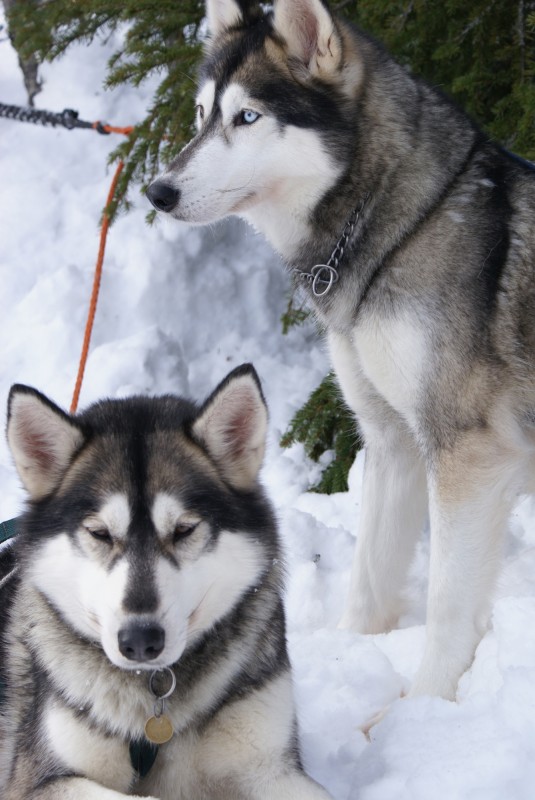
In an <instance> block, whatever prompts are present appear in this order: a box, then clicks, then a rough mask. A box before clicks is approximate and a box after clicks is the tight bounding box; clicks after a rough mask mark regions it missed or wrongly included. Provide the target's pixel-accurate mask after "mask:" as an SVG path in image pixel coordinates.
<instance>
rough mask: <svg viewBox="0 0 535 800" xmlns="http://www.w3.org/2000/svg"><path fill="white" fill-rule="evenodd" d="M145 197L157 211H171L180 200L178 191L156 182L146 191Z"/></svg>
mask: <svg viewBox="0 0 535 800" xmlns="http://www.w3.org/2000/svg"><path fill="white" fill-rule="evenodd" d="M147 197H148V198H149V200H150V201H151V203H152V205H153V206H154V208H156V209H157V210H158V211H166V212H169V211H172V210H173V208H174V207H175V206H176V205H177V203H178V201H179V199H180V191H179V190H178V189H175V188H173V186H170V185H169V184H168V183H165V181H161V180H157V181H154V182H153V183H151V185H150V186H149V188H148V189H147Z"/></svg>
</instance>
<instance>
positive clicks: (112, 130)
mask: <svg viewBox="0 0 535 800" xmlns="http://www.w3.org/2000/svg"><path fill="white" fill-rule="evenodd" d="M93 128H94V129H95V130H96V131H97V130H99V129H100V130H103V131H104V132H105V133H124V134H125V136H128V135H129V134H130V133H132V131H133V130H134V126H133V125H127V126H126V128H117V127H116V126H114V125H107V124H106V123H104V124H103V123H102V122H94V123H93Z"/></svg>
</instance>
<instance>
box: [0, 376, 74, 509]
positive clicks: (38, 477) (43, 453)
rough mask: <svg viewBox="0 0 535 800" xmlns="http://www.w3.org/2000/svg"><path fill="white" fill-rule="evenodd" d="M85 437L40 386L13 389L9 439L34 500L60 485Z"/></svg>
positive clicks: (18, 470) (8, 420) (18, 466)
mask: <svg viewBox="0 0 535 800" xmlns="http://www.w3.org/2000/svg"><path fill="white" fill-rule="evenodd" d="M84 438H85V437H84V434H83V432H82V430H81V429H80V428H79V427H78V425H76V423H75V422H74V420H73V418H72V417H70V416H69V415H68V414H66V413H65V412H64V411H62V410H61V409H60V408H59V407H58V406H56V405H55V404H54V403H52V402H51V401H50V400H49V399H48V398H47V397H45V396H44V395H43V394H41V393H40V392H38V391H37V390H36V389H32V388H30V387H29V386H22V385H20V384H16V385H15V386H13V387H12V388H11V391H10V393H9V399H8V411H7V440H8V444H9V448H10V450H11V454H12V456H13V460H14V461H15V466H16V468H17V472H18V473H19V476H20V479H21V481H22V483H23V484H24V487H25V488H26V489H27V491H28V492H29V494H30V496H31V498H32V500H40V499H42V498H43V497H46V496H47V495H48V494H50V493H51V492H52V491H53V490H54V489H55V488H56V486H57V485H58V483H59V482H60V480H61V478H62V477H63V475H64V473H65V470H66V469H67V467H68V465H69V464H70V462H71V459H72V457H73V456H74V454H75V453H76V452H77V450H79V449H80V447H81V446H82V444H83V442H84Z"/></svg>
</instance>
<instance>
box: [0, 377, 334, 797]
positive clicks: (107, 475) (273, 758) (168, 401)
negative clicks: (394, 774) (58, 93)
mask: <svg viewBox="0 0 535 800" xmlns="http://www.w3.org/2000/svg"><path fill="white" fill-rule="evenodd" d="M265 431H266V407H265V404H264V400H263V397H262V392H261V389H260V385H259V382H258V379H257V376H256V373H255V371H254V370H253V368H252V367H251V366H249V365H244V366H242V367H239V368H238V369H236V370H234V371H233V372H231V373H230V375H229V376H228V377H227V378H226V379H225V380H224V381H223V382H222V383H221V384H220V385H219V386H218V387H217V389H216V390H215V391H214V393H213V394H212V395H211V396H210V397H209V398H208V400H207V401H206V402H205V403H204V405H203V406H202V407H199V406H197V405H195V404H193V403H191V402H189V401H186V400H183V399H180V398H177V397H172V396H166V397H160V398H150V399H149V398H144V397H134V398H131V399H126V400H106V401H103V402H100V403H97V404H95V405H93V406H91V407H90V408H89V409H88V410H87V411H85V412H84V413H81V414H79V415H77V416H69V415H67V414H65V413H64V412H63V411H61V410H60V409H59V408H58V407H57V406H55V405H54V404H53V403H52V402H50V400H48V399H47V398H46V397H44V396H43V395H42V394H40V393H39V392H37V391H36V390H34V389H31V388H28V387H26V386H20V385H17V386H14V387H13V388H12V390H11V394H10V399H9V413H8V426H7V433H8V440H9V444H10V447H11V451H12V454H13V457H14V460H15V464H16V467H17V470H18V472H19V475H20V477H21V479H22V481H23V483H24V486H25V488H26V489H27V490H28V493H29V495H30V502H29V507H28V510H27V512H26V514H25V515H24V517H23V521H22V524H21V532H20V534H19V535H18V537H17V541H16V543H15V546H14V556H15V564H16V566H15V568H14V570H13V572H12V574H11V577H10V578H8V579H5V580H4V585H3V589H5V591H3V595H5V597H3V598H2V600H3V603H2V620H3V622H2V624H3V635H2V640H1V649H0V669H1V673H2V678H3V683H4V698H3V701H2V702H1V703H0V796H1V797H2V800H120V798H122V797H126V796H127V795H128V796H132V795H134V796H136V797H137V796H142V797H151V798H153V800H154V798H160V800H231V798H232V800H328V795H327V793H326V792H325V791H324V790H323V789H322V788H321V787H319V786H318V785H317V784H316V783H315V782H314V781H312V780H311V779H310V778H308V777H307V776H306V775H305V774H304V772H303V769H302V766H301V762H300V757H299V750H298V742H297V729H296V719H295V712H294V708H293V701H292V687H291V678H290V666H289V662H288V654H287V650H286V640H285V621H284V612H283V605H282V600H281V584H282V574H281V573H282V566H281V556H280V547H279V541H278V536H277V530H276V525H275V520H274V515H273V511H272V508H271V505H270V504H269V502H268V500H267V499H266V497H265V495H264V493H263V491H262V489H261V487H260V485H259V483H258V471H259V468H260V465H261V461H262V457H263V452H264V443H265ZM6 583H7V585H6ZM0 588H2V584H0ZM6 604H7V606H8V610H7V613H5V610H6ZM148 740H150V742H155V743H161V746H160V748H159V750H156V748H155V747H151V748H150V749H147V746H148V745H149V741H148ZM167 740H168V741H167ZM164 741H166V743H165V744H163V742H164ZM143 748H145V750H144V751H143ZM140 749H141V755H142V756H143V759H142V761H143V760H144V762H145V767H144V768H143V769H142V768H140V769H139V772H136V770H135V769H134V766H133V758H132V754H133V752H134V753H135V752H138V757H139V751H140ZM143 753H144V755H143ZM155 756H156V760H155V763H154V766H152V767H151V769H150V770H149V771H147V767H148V766H150V761H152V760H154V757H155ZM138 763H140V762H139V759H138V762H136V764H138ZM141 767H143V764H141ZM145 773H146V774H145ZM143 775H144V777H143Z"/></svg>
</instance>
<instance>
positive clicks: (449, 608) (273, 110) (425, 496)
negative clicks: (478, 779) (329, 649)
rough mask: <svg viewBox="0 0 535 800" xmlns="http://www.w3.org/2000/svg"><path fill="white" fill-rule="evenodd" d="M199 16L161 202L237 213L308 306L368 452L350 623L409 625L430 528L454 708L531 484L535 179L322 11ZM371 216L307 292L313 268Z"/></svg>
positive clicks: (420, 683)
mask: <svg viewBox="0 0 535 800" xmlns="http://www.w3.org/2000/svg"><path fill="white" fill-rule="evenodd" d="M207 14H208V23H209V30H210V33H211V36H210V38H209V40H208V43H207V46H206V52H205V59H204V62H203V64H202V66H201V69H200V74H199V90H198V94H197V99H196V103H197V128H198V132H197V135H196V136H195V137H194V138H193V139H192V141H191V142H190V143H189V144H188V145H187V146H186V147H185V148H184V149H183V151H182V152H181V153H180V154H179V155H178V157H177V158H176V159H175V161H173V162H172V163H171V165H170V167H169V169H168V170H167V171H166V172H165V173H164V174H163V175H161V176H160V177H159V178H158V179H157V180H156V181H155V182H154V183H153V184H152V185H151V186H150V187H149V189H148V196H149V199H150V200H151V201H152V203H153V204H154V205H155V206H156V207H157V208H159V209H160V210H161V211H163V212H165V213H167V214H170V215H171V216H173V217H176V218H178V219H182V220H185V221H187V222H190V223H196V224H205V223H210V222H212V221H214V220H216V219H220V218H222V217H225V216H228V215H231V214H236V215H239V216H241V217H243V218H245V219H246V220H248V221H249V222H250V223H251V224H252V225H253V226H254V227H255V228H256V229H257V230H259V231H261V232H262V233H263V234H264V235H265V236H266V237H267V238H268V240H269V241H270V242H271V243H272V245H273V246H274V247H275V248H276V249H277V250H278V252H279V253H280V254H281V255H282V257H283V259H284V262H285V263H286V265H287V267H288V268H289V269H290V270H291V271H292V274H293V275H294V277H295V279H296V281H297V283H298V284H299V285H301V286H302V287H303V291H304V292H305V293H307V294H308V296H309V299H310V303H311V305H312V307H313V309H314V311H315V313H316V315H317V317H318V318H319V320H320V321H321V322H322V324H323V325H324V326H325V328H326V330H327V340H328V345H329V350H330V355H331V359H332V364H333V366H334V369H335V371H336V375H337V377H338V381H339V383H340V386H341V389H342V392H343V395H344V397H345V399H346V401H347V403H348V405H349V406H350V407H351V408H352V409H353V411H354V412H355V414H356V417H357V420H358V426H359V430H360V432H361V434H362V435H363V437H364V440H365V444H366V465H365V475H364V498H363V511H362V518H361V523H360V529H359V531H358V540H357V546H356V552H355V560H354V565H353V570H352V579H351V589H350V596H349V600H348V603H347V608H346V612H345V614H344V616H343V620H342V625H344V626H347V627H350V628H352V629H354V630H356V631H360V632H362V633H379V632H381V631H386V630H389V629H390V628H392V627H393V626H395V625H396V623H397V621H398V619H399V616H400V614H401V613H402V612H403V602H402V596H403V586H404V579H405V576H406V573H407V570H408V567H409V565H410V562H411V558H412V556H413V552H414V547H415V543H416V541H417V538H418V536H419V534H420V532H421V531H422V528H423V526H424V523H425V521H426V518H427V517H428V518H429V520H430V529H431V560H430V578H429V593H428V605H427V632H426V647H425V653H424V655H423V660H422V663H421V666H420V668H419V670H418V672H417V675H416V678H415V680H414V683H413V685H412V688H411V690H410V693H411V694H412V695H418V694H425V693H430V694H436V695H441V696H443V697H445V698H454V697H455V695H456V688H457V682H458V679H459V677H460V676H461V674H462V673H463V672H464V671H465V670H466V669H467V668H468V667H469V666H470V664H471V661H472V658H473V655H474V651H475V649H476V647H477V644H478V642H479V640H480V638H481V636H482V634H483V632H484V631H485V630H486V627H487V625H488V623H489V615H490V610H491V601H492V592H493V587H494V585H495V581H496V576H497V572H498V569H499V565H500V553H501V550H502V546H503V539H504V532H505V530H506V527H507V519H508V516H509V513H510V511H511V508H512V506H513V504H514V502H515V499H516V498H517V496H518V494H519V493H522V492H531V491H533V488H534V482H533V475H534V474H535V281H534V267H535V225H534V219H535V169H534V167H533V165H532V164H529V163H528V162H526V161H523V160H522V159H520V158H518V157H516V156H514V155H512V154H510V153H508V152H507V151H505V150H504V149H503V148H502V147H500V146H499V145H498V144H496V143H494V142H492V141H490V140H489V137H488V136H486V135H485V134H484V133H483V132H482V131H481V130H480V129H479V128H478V127H477V126H476V125H475V124H474V123H473V122H472V121H471V120H470V119H469V118H468V117H467V116H466V115H465V114H464V113H463V112H462V111H461V110H460V109H459V108H458V107H457V106H456V105H455V104H453V103H452V102H451V101H450V100H449V99H448V98H447V97H445V96H444V95H443V94H442V93H441V92H440V91H438V90H437V89H436V88H434V87H431V86H429V85H428V84H427V83H425V82H424V81H423V80H421V79H419V78H418V77H415V76H414V75H412V74H410V73H409V72H408V71H407V70H406V69H405V68H404V67H402V66H400V65H399V64H398V63H397V62H396V61H395V60H394V59H393V58H392V57H391V56H390V55H389V54H388V53H387V52H386V51H385V50H384V49H383V48H382V47H381V46H380V45H379V44H378V43H377V42H375V41H374V40H373V39H372V38H371V37H370V36H368V35H366V34H365V33H363V32H362V31H360V30H358V29H357V28H355V27H353V26H351V25H349V24H348V23H346V22H345V21H344V20H343V19H341V18H340V17H338V16H336V15H334V14H332V13H331V12H330V11H329V9H328V8H327V6H326V5H325V4H324V3H323V2H321V1H320V0H275V2H274V4H273V10H272V11H265V9H263V8H262V7H261V6H259V5H257V4H247V3H238V2H236V0H208V2H207ZM360 209H361V211H360V216H359V219H358V221H357V224H356V225H355V227H354V229H353V232H352V234H351V236H350V238H349V241H348V242H347V244H346V247H345V253H344V257H343V259H342V260H341V262H340V264H339V266H338V267H337V273H338V280H337V282H335V283H333V285H332V286H331V287H330V289H329V290H328V291H326V292H325V293H324V294H323V295H322V296H319V297H318V296H315V295H314V294H313V292H312V286H311V283H312V282H311V276H312V274H313V272H312V270H313V268H314V266H315V265H318V264H325V263H328V261H329V257H330V255H331V253H332V252H333V250H334V249H335V246H336V244H337V242H338V241H339V240H340V237H341V235H342V232H343V231H344V228H345V226H346V224H347V222H348V220H350V219H351V217H352V215H353V214H354V212H355V210H360ZM329 274H331V273H327V272H324V273H323V276H324V278H325V279H327V278H328V277H329ZM307 275H308V276H309V277H308V279H307ZM325 287H326V283H325V284H323V288H325Z"/></svg>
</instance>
